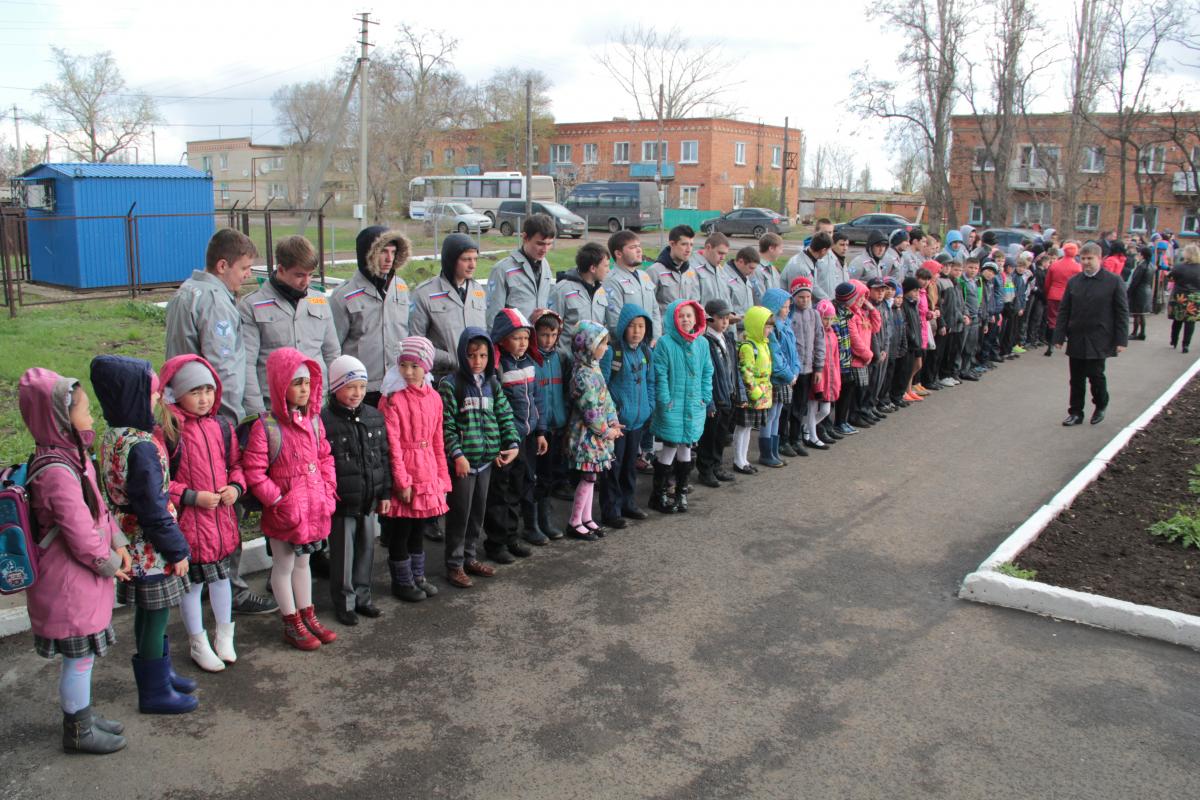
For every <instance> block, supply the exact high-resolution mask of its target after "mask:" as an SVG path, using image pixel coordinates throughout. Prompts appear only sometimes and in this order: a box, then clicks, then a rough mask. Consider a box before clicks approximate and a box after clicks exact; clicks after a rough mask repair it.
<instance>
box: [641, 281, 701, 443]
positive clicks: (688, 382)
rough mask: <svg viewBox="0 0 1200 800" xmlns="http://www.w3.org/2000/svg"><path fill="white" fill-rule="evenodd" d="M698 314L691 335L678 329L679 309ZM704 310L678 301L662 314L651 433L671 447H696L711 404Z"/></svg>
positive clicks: (655, 367) (655, 360) (654, 363)
mask: <svg viewBox="0 0 1200 800" xmlns="http://www.w3.org/2000/svg"><path fill="white" fill-rule="evenodd" d="M688 305H690V306H691V307H692V309H693V310H694V311H695V313H696V326H695V328H693V330H692V332H691V333H684V332H683V331H681V330H680V329H679V323H678V315H679V310H680V308H682V307H684V306H688ZM704 328H705V322H704V309H703V308H701V307H700V304H699V303H697V302H696V301H695V300H676V301H675V302H674V303H671V304H670V305H669V306H667V308H666V310H664V311H663V329H664V333H663V335H662V336H661V337H659V339H658V341H657V343H656V344H655V346H654V357H653V359H652V361H651V364H652V366H653V369H654V394H655V404H654V417H653V419H652V421H651V423H650V429H651V430H652V431H653V433H654V435H655V436H656V437H658V438H659V439H661V440H662V441H664V442H669V443H671V444H688V445H690V444H694V443H696V442H698V441H699V440H700V434H702V433H703V432H704V421H705V419H706V417H707V416H708V404H709V403H710V402H712V377H713V365H712V357H711V356H710V355H709V352H708V344H707V343H706V342H705V341H704V340H703V339H702V338H700V337H702V336H703V335H704Z"/></svg>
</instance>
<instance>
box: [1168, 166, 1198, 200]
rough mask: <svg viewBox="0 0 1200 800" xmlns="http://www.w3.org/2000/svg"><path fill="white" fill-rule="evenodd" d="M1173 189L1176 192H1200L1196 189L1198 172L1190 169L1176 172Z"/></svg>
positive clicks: (1172, 181) (1172, 183)
mask: <svg viewBox="0 0 1200 800" xmlns="http://www.w3.org/2000/svg"><path fill="white" fill-rule="evenodd" d="M1171 191H1172V192H1174V193H1175V194H1200V192H1197V191H1196V173H1195V172H1192V171H1190V170H1188V171H1186V172H1176V173H1175V175H1174V176H1173V177H1172V180H1171Z"/></svg>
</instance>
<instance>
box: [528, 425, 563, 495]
mask: <svg viewBox="0 0 1200 800" xmlns="http://www.w3.org/2000/svg"><path fill="white" fill-rule="evenodd" d="M566 439H567V431H566V429H565V428H560V429H559V430H556V431H550V433H549V434H547V435H546V441H547V443H548V444H549V445H550V446H549V447H548V448H547V449H546V452H545V453H543V454H542V455H540V456H538V457H537V469H536V470H535V471H536V473H537V478H536V480H535V482H534V488H533V497H534V499H535V500H541V499H542V498H543V497H549V496H550V490H551V489H553V488H554V487H555V486H562V485H565V484H567V483H569V480H570V479H569V477H568V476H567V457H566V446H567V443H566Z"/></svg>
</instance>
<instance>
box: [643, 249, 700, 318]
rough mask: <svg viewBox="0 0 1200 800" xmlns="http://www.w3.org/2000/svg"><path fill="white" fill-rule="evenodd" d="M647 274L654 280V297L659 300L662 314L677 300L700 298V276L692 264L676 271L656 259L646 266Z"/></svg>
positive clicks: (659, 309)
mask: <svg viewBox="0 0 1200 800" xmlns="http://www.w3.org/2000/svg"><path fill="white" fill-rule="evenodd" d="M646 274H647V275H649V276H650V280H652V281H654V299H655V300H657V301H658V312H659V315H660V316H661V315H662V313H663V312H664V311H666V310H667V306H669V305H671V303H674V302H675V301H676V300H696V301H699V300H700V276H699V275H697V274H696V270H695V269H694V268H693V267H692V265H691V264H687V265H685V266H684V269H683V271H682V272H676V271H675V270H673V269H669V268H668V267H667V266H666V265H665V264H660V263H658V262H657V261H656V262H655V263H653V264H651V265H650V266H649V267H647V268H646Z"/></svg>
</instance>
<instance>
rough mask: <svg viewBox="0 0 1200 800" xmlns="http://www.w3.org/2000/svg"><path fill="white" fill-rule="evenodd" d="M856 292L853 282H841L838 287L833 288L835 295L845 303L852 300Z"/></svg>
mask: <svg viewBox="0 0 1200 800" xmlns="http://www.w3.org/2000/svg"><path fill="white" fill-rule="evenodd" d="M854 294H855V288H854V284H853V283H839V284H838V285H837V288H836V289H834V290H833V296H834V297H835V298H836V299H837V300H839V301H841V302H843V303H845V302H848V301H850V300H851V299H852V298H853V297H854Z"/></svg>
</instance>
